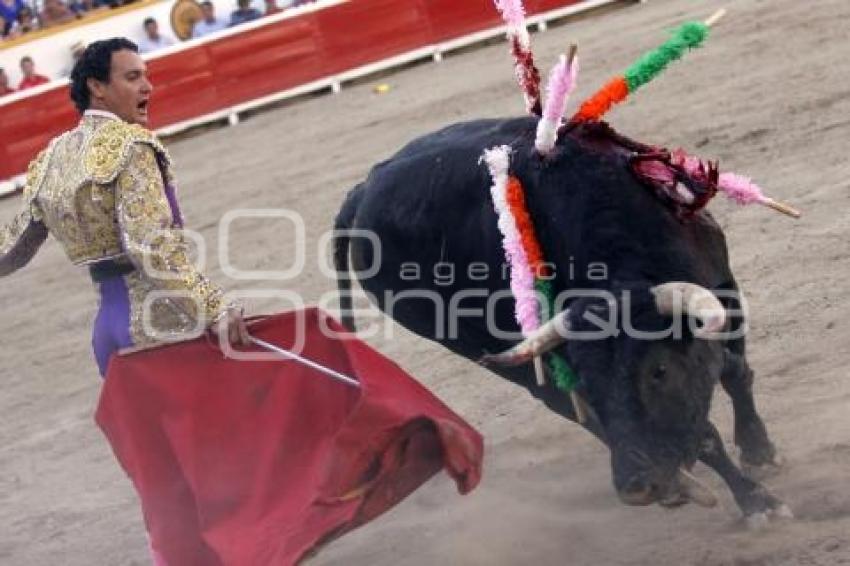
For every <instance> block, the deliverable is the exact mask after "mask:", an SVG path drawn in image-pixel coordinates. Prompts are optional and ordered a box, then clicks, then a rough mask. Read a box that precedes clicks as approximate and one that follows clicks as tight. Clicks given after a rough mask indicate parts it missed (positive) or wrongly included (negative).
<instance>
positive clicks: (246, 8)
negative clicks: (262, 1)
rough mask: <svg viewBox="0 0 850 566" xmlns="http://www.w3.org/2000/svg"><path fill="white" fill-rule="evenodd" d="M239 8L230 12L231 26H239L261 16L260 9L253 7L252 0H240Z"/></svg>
mask: <svg viewBox="0 0 850 566" xmlns="http://www.w3.org/2000/svg"><path fill="white" fill-rule="evenodd" d="M237 6H238V8H236V9H235V10H234V11H233V13H232V14H230V26H231V27H232V26H238V25H239V24H244V23H245V22H250V21H253V20H256V19H257V18H259V17H261V16H262V14H260V11H259V10H257V9H256V8H252V7H251V0H238V2H237Z"/></svg>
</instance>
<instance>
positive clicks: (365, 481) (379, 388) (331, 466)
mask: <svg viewBox="0 0 850 566" xmlns="http://www.w3.org/2000/svg"><path fill="white" fill-rule="evenodd" d="M328 328H329V329H331V330H333V331H336V332H339V333H340V334H339V335H338V336H336V337H333V336H330V337H329V336H328V334H329V333H328V331H327V329H328ZM323 329H324V331H323ZM296 330H299V331H300V332H301V333H302V336H304V337H305V341H304V348H303V350H301V351H300V352H299V353H301V355H303V356H305V357H306V358H309V359H311V360H313V361H316V362H318V363H320V364H322V365H324V366H326V367H330V368H332V369H334V370H336V371H339V372H341V373H343V374H346V375H349V376H352V377H355V378H356V379H358V380H359V381H360V384H361V388H360V389H357V388H355V387H352V386H349V385H345V384H343V383H339V382H337V381H333V380H332V379H331V378H329V377H327V376H325V375H323V374H321V373H319V372H317V371H315V370H312V369H310V368H308V367H306V366H304V365H302V364H300V363H298V362H294V361H282V360H275V361H271V360H270V361H237V360H233V359H225V358H224V356H223V355H222V353H221V352H220V350H218V348H217V347H216V346H214V345H213V344H211V343H210V341H209V340H207V339H204V338H201V339H198V340H194V341H192V342H185V343H180V344H175V345H171V346H167V347H163V348H158V349H155V350H150V351H146V352H139V353H136V354H132V355H128V356H114V357H113V358H112V361H111V362H110V366H109V371H108V374H107V378H106V383H105V384H104V387H103V392H102V394H101V398H100V404H99V407H98V410H97V415H96V420H97V423H98V425H99V426H100V427H101V428H102V429H103V431H104V433H105V434H106V436H107V438H108V439H109V442H110V443H111V445H112V448H113V450H114V452H115V454H116V456H117V457H118V460H119V461H120V462H121V465H122V466H123V467H124V469H125V470H126V472H127V474H128V475H129V476H130V478H131V479H132V481H133V483H134V485H135V487H136V490H137V491H138V493H139V496H140V498H141V501H142V508H143V512H144V517H145V523H146V524H147V527H148V531H149V533H150V536H151V540H152V544H153V547H154V548H155V550H156V551H157V552H158V553H159V554H160V555H161V557H162V559H163V560H164V562H165V563H166V564H168V566H195V565H197V566H213V565H227V566H246V565H252V566H262V565H274V566H277V565H287V564H293V563H295V562H297V561H298V560H299V559H301V558H303V557H305V555H307V554H309V553H310V552H311V551H314V550H316V549H317V548H318V547H319V546H320V545H321V544H323V543H326V542H328V541H330V540H332V539H333V538H336V537H338V536H340V535H342V534H343V533H345V532H347V531H349V530H351V529H353V528H355V527H358V526H360V525H362V524H364V523H366V522H367V521H369V520H371V519H373V518H374V517H376V516H378V515H379V514H381V513H383V512H384V511H386V510H387V509H389V508H390V507H392V506H393V505H395V504H397V503H398V502H400V501H401V500H402V499H404V498H405V497H406V496H407V495H409V494H410V493H411V492H413V491H414V490H415V489H416V488H417V487H419V486H420V485H421V484H422V483H424V482H425V481H426V480H427V479H428V478H430V477H431V476H433V475H434V474H435V473H437V472H438V471H440V470H441V469H443V468H445V469H446V471H447V472H448V473H449V474H450V475H451V476H452V477H453V478H454V479H455V481H456V482H457V485H458V489H459V491H460V492H461V493H467V492H469V491H470V490H471V489H473V488H474V487H475V486H476V485H477V483H478V481H479V479H480V477H481V461H482V455H483V442H482V439H481V436H480V435H479V434H478V433H477V432H476V431H475V430H474V429H473V428H472V427H470V426H469V425H468V424H467V423H466V422H464V421H463V419H461V418H460V417H458V416H457V415H456V414H454V413H453V412H452V411H451V410H450V409H449V408H448V407H446V406H445V405H444V404H443V403H441V402H440V401H439V400H438V399H437V398H436V397H434V396H433V395H432V394H431V393H429V392H428V391H427V390H426V389H425V388H424V387H422V386H421V385H420V384H419V383H418V382H417V381H416V380H414V379H413V378H412V377H410V376H409V375H408V374H407V373H405V372H404V371H403V370H402V369H401V368H399V367H398V366H397V365H396V364H394V363H393V362H391V361H390V360H388V359H387V358H385V357H383V356H382V355H380V354H379V353H377V352H376V351H375V350H373V349H372V348H370V347H369V346H368V345H366V344H365V343H363V342H361V341H359V340H357V339H354V338H353V337H351V336H350V335H346V334H345V333H344V331H343V329H342V328H341V327H340V326H339V324H338V323H337V322H336V321H334V320H333V319H332V318H331V317H329V316H328V315H326V314H325V313H323V312H321V311H319V310H316V309H308V310H303V311H295V312H292V313H285V314H279V315H275V316H271V317H268V318H264V319H261V320H259V321H257V322H255V323H253V324H252V326H251V334H252V335H253V336H255V337H258V338H261V339H263V340H265V341H267V342H270V343H272V344H275V345H278V346H281V347H284V348H289V347H290V346H292V344H293V341H294V336H295V332H296Z"/></svg>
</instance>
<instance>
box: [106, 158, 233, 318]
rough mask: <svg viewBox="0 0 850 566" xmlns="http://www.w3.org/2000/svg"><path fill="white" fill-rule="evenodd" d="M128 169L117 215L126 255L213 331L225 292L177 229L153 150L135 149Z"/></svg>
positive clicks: (119, 186) (119, 182)
mask: <svg viewBox="0 0 850 566" xmlns="http://www.w3.org/2000/svg"><path fill="white" fill-rule="evenodd" d="M129 151H130V155H129V156H128V157H129V159H128V160H127V166H126V167H125V168H124V169H123V170H122V171H121V172H120V173H119V174H118V177H117V178H116V201H115V207H116V213H117V216H118V225H119V229H120V231H121V240H122V244H123V246H124V250H125V252H126V253H127V255H128V256H129V258H130V260H131V261H132V262H133V264H134V265H135V266H136V268H137V269H139V270H141V271H142V272H143V273H145V276H146V277H148V278H150V279H151V280H152V281H154V282H155V283H156V285H157V286H158V287H159V288H161V289H162V290H163V291H165V292H166V293H167V296H168V298H169V299H170V300H172V301H173V302H174V303H175V304H177V305H179V306H180V308H181V309H182V310H184V311H185V312H186V313H187V314H188V315H189V316H191V317H192V318H193V319H194V320H198V321H200V320H201V317H203V318H204V320H203V324H204V326H208V325H210V324H211V323H212V322H213V321H214V320H215V319H216V318H217V317H218V316H219V315H220V314H222V313H223V312H224V310H225V309H226V305H225V304H224V303H223V301H222V291H221V289H219V288H218V287H217V286H215V285H214V284H213V283H211V282H210V281H209V279H207V278H206V277H205V276H204V275H203V274H202V273H200V271H198V269H197V268H196V267H195V265H194V264H193V263H192V261H191V259H190V253H189V252H190V250H189V245H188V243H187V241H186V237H185V235H184V234H183V232H182V230H181V229H180V227H178V226H175V225H174V220H173V217H172V212H171V207H170V205H169V202H168V198H167V197H166V193H165V186H164V183H163V176H162V171H161V170H160V167H159V164H158V162H157V158H156V154H155V152H154V149H153V148H152V147H151V146H150V145H148V144H145V143H134V144H133V145H132V147H131V148H130V150H129Z"/></svg>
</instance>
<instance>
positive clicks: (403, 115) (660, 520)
mask: <svg viewBox="0 0 850 566" xmlns="http://www.w3.org/2000/svg"><path fill="white" fill-rule="evenodd" d="M720 4H721V2H718V1H717V0H687V1H685V0H651V1H650V2H648V3H647V4H644V5H640V6H631V7H626V8H623V9H620V10H616V11H614V12H611V13H607V14H604V15H601V16H599V17H594V18H590V19H586V20H583V21H580V22H574V23H569V24H566V25H561V26H558V27H555V28H552V29H550V30H549V31H548V32H546V33H544V34H535V36H534V42H535V45H536V48H537V52H538V58H539V61H540V62H541V63H542V66H545V67H548V66H549V64H550V63H551V62H552V61H554V59H555V56H556V55H557V53H558V52H559V51H562V50H564V49H565V48H566V46H567V45H568V43H569V42H573V41H577V42H578V43H579V44H580V46H581V52H582V62H583V72H582V76H581V84H582V86H581V88H580V92H579V97H582V96H585V95H587V94H589V93H590V92H591V91H592V90H593V89H595V88H596V87H597V86H598V85H600V84H602V82H603V80H604V79H606V78H608V77H609V76H610V75H613V74H615V73H618V72H621V71H622V70H623V69H624V68H625V67H626V66H627V65H628V64H630V63H631V62H632V61H633V60H634V59H635V58H636V56H637V55H638V54H639V53H641V52H643V51H644V50H646V49H648V48H651V47H654V46H656V45H657V44H658V43H659V42H660V41H661V40H662V39H663V38H664V37H665V36H664V30H665V29H667V28H670V27H672V26H673V25H674V24H676V23H678V22H681V21H683V20H685V19H688V18H699V17H704V16H706V15H708V14H710V13H711V12H713V10H714V9H715V8H717V7H718V6H719V5H720ZM727 4H728V5H729V7H730V8H732V13H731V15H730V17H729V18H728V19H727V20H725V21H724V22H723V24H722V25H721V26H720V27H719V28H718V29H717V32H716V35H715V36H714V37H713V39H712V40H711V41H710V42H709V44H708V47H707V48H706V49H703V50H701V51H700V52H698V53H694V54H692V55H691V56H690V57H689V59H688V60H687V61H686V62H685V63H683V64H680V65H678V66H676V67H675V68H673V69H671V70H670V71H669V72H668V73H667V74H666V76H664V77H663V78H662V79H660V80H658V81H656V82H655V83H653V84H651V85H649V86H648V87H646V88H645V89H644V90H643V91H642V92H641V93H640V94H639V95H637V96H635V98H634V100H632V101H631V102H630V103H629V104H626V105H625V106H624V107H623V108H620V109H619V110H617V111H616V112H615V113H614V114H613V115H612V116H611V121H612V123H613V124H614V125H615V126H616V127H617V128H618V129H620V130H621V131H623V132H625V133H627V134H630V135H632V136H633V137H636V138H637V139H641V140H645V141H650V142H659V143H664V144H667V145H668V146H677V145H681V146H682V147H686V148H690V149H692V150H695V151H698V152H699V153H700V154H701V155H703V156H706V157H716V158H719V159H720V160H721V164H722V165H724V166H725V168H726V169H729V170H734V171H739V172H745V173H747V174H750V175H752V176H754V177H755V178H756V179H758V180H759V182H760V183H761V184H762V185H763V186H765V187H767V188H768V189H769V191H770V192H771V193H772V194H773V195H774V196H776V197H778V198H782V199H785V200H788V201H790V202H792V203H794V204H796V205H798V206H799V207H801V208H802V209H803V210H804V211H805V213H806V214H805V217H804V218H803V219H802V220H800V221H797V222H794V221H792V220H790V219H788V218H785V217H781V216H779V215H776V214H774V213H771V212H769V211H766V210H764V209H761V208H751V209H740V208H736V207H734V206H731V205H729V204H727V203H725V202H723V199H722V198H718V199H717V200H716V201H715V202H714V203H713V204H712V205H711V207H712V209H713V211H714V212H715V213H716V214H717V216H718V218H719V219H720V220H721V222H722V223H723V225H724V226H725V227H726V228H727V232H728V235H729V240H730V248H731V255H732V261H733V263H734V266H735V268H736V272H737V274H738V276H739V279H740V280H741V282H742V284H743V286H744V289H745V290H746V291H747V292H748V294H749V299H750V302H751V308H752V331H751V343H750V348H751V349H750V357H751V362H752V364H753V366H754V367H755V369H756V371H757V374H758V377H759V381H758V383H757V400H758V403H759V405H760V407H761V411H762V414H763V416H764V418H765V421H766V422H767V425H768V427H769V429H770V431H771V433H772V435H773V438H774V440H775V442H776V443H777V445H778V446H779V447H780V449H781V451H782V454H783V456H784V457H785V458H786V459H787V465H786V466H785V468H784V469H783V470H782V471H781V473H779V475H777V476H775V477H773V478H770V479H769V480H768V481H767V484H768V486H769V487H770V488H771V489H772V490H773V491H774V492H775V493H776V494H777V495H779V496H780V497H782V498H784V499H785V500H786V501H787V502H788V503H789V504H790V505H791V507H792V508H793V509H794V511H795V512H796V514H797V517H798V518H797V520H796V521H794V522H790V523H782V524H776V525H773V526H771V527H770V528H769V529H767V530H766V531H764V532H760V533H755V534H754V533H749V532H746V531H745V530H744V529H743V527H742V524H741V522H740V517H739V514H738V511H737V509H736V507H735V505H734V503H733V502H732V500H731V497H730V496H729V494H728V491H727V490H725V488H723V486H722V485H721V483H720V481H719V479H718V478H717V477H716V476H715V475H714V474H712V473H710V472H709V471H707V470H706V469H705V468H698V469H697V473H698V474H699V475H700V476H701V477H703V478H705V479H706V481H708V482H711V484H712V485H714V486H715V487H716V488H717V489H718V491H719V493H720V494H721V496H722V504H721V506H720V507H718V508H716V509H713V510H705V509H700V508H696V507H693V506H689V507H687V508H683V509H679V510H676V511H666V510H663V509H661V508H657V507H651V508H629V507H625V506H623V505H621V504H620V503H619V502H618V500H617V498H616V496H615V494H614V491H613V489H612V487H611V483H610V471H609V464H608V458H607V452H606V450H605V449H604V448H603V447H602V446H600V445H599V444H597V443H596V442H595V441H594V440H592V439H591V438H590V436H589V435H588V434H586V433H584V432H582V431H581V430H580V429H579V428H578V427H576V426H574V425H572V424H570V423H567V422H564V421H562V420H560V419H558V418H557V417H555V416H554V415H552V414H550V413H549V412H548V411H547V410H546V409H545V408H543V407H542V406H540V405H538V404H536V403H535V402H533V401H532V400H531V399H530V397H529V396H528V395H526V393H525V392H524V391H523V390H520V389H517V388H514V387H512V386H510V385H508V384H506V383H503V382H502V381H500V380H499V379H496V378H494V377H493V376H492V375H491V374H489V373H487V372H486V371H484V370H482V369H479V368H478V367H476V366H474V365H473V364H470V363H466V362H464V361H462V360H459V359H457V358H455V357H453V356H451V355H450V354H448V353H447V352H445V351H443V350H442V349H440V348H439V347H437V346H435V345H432V344H430V343H427V342H425V341H423V340H419V339H417V338H415V337H413V336H411V335H409V334H407V333H405V332H404V331H402V330H400V329H398V328H395V329H394V332H395V338H393V339H392V340H387V339H384V338H374V339H371V341H372V343H373V344H374V345H375V346H376V347H378V348H380V349H381V350H382V351H383V352H385V353H387V354H388V355H389V356H390V357H392V358H393V359H395V360H396V361H398V362H399V363H401V364H402V365H403V366H404V367H405V368H407V369H408V370H410V371H411V372H412V373H413V374H414V375H416V376H418V377H419V378H420V379H421V380H422V381H423V382H424V383H426V384H427V385H428V386H429V387H430V388H432V389H433V391H435V392H436V393H437V394H438V395H439V396H440V397H441V398H442V399H444V400H445V401H446V402H447V403H448V404H449V405H450V406H452V407H453V408H454V409H455V410H457V411H458V412H459V413H460V414H462V415H464V416H465V417H466V418H467V419H468V420H469V421H470V422H471V423H472V424H474V425H475V426H477V427H478V428H479V429H480V430H481V431H482V432H483V434H484V435H485V437H486V440H487V459H486V467H485V476H484V481H483V483H482V485H481V486H480V488H479V489H478V490H477V491H476V492H474V493H473V494H472V495H470V496H468V497H464V498H461V497H459V496H457V495H456V494H455V492H454V489H453V486H452V484H451V482H449V481H448V480H447V479H446V477H445V476H440V477H438V478H436V479H435V480H434V481H432V482H430V483H429V484H428V485H426V486H425V487H424V488H423V489H421V490H420V491H418V492H417V493H416V494H414V495H413V496H412V497H410V498H409V499H408V500H407V501H405V502H404V503H403V504H402V505H400V506H399V507H398V508H396V509H394V510H393V511H392V512H390V513H388V514H387V515H385V516H384V517H382V518H380V519H379V520H377V521H375V522H374V523H372V524H370V525H368V526H367V527H365V528H363V529H361V530H359V531H357V532H355V533H352V534H350V535H349V536H347V537H346V538H344V539H342V540H340V541H337V542H335V543H333V544H332V545H330V546H329V547H328V548H327V549H325V551H323V552H322V553H321V554H320V555H319V556H318V557H317V558H315V559H314V560H313V561H312V564H315V565H317V566H318V565H322V566H385V565H386V566H389V565H393V566H401V565H404V566H426V565H434V564H458V565H482V566H483V565H488V566H500V565H514V564H535V565H541V566H543V565H552V566H555V565H565V564H567V565H570V566H580V565H585V564H587V565H593V566H600V565H605V566H607V565H619V564H628V565H636V564H647V565H649V564H652V565H656V564H664V565H695V566H696V565H699V566H721V565H724V566H725V565H729V566H731V565H741V566H743V565H750V566H755V565H788V566H791V565H798V564H807V565H834V564H850V415H848V407H850V382H848V380H847V379H846V370H845V364H846V362H847V360H848V359H850V344H848V340H847V336H848V332H850V305H848V303H847V301H846V297H847V296H848V294H849V293H850V282H848V278H847V272H848V264H847V262H848V258H850V251H849V250H850V249H849V248H848V243H847V242H848V238H850V222H848V215H847V213H846V209H845V207H847V206H848V205H850V181H848V166H847V164H846V163H847V141H848V138H850V119H848V116H850V73H848V72H847V69H848V66H847V64H848V63H847V62H848V59H850V26H848V25H847V22H848V21H850V3H848V2H847V0H819V1H817V2H800V1H799V0H771V1H767V0H736V1H735V2H727ZM375 82H376V81H373V82H370V83H368V84H363V85H360V86H356V87H353V88H350V89H347V90H344V91H343V93H342V94H340V95H338V96H322V97H318V98H314V99H311V100H307V101H302V102H299V103H298V104H294V105H288V106H286V107H282V108H278V109H277V110H274V111H270V112H265V113H262V114H259V115H257V116H255V117H254V118H252V119H250V120H247V121H245V122H243V123H242V124H241V125H239V126H237V127H235V128H230V129H218V130H214V131H211V132H208V133H205V134H203V135H198V136H194V137H191V138H187V139H184V140H182V141H179V142H174V143H172V144H171V150H172V152H173V156H174V158H175V160H176V162H177V172H178V176H179V179H180V183H181V184H180V187H181V191H182V196H183V201H184V208H185V209H186V210H187V212H188V216H189V221H190V224H191V225H192V226H193V227H195V228H198V229H200V230H201V231H202V232H203V233H204V234H205V235H206V236H207V237H209V242H210V246H211V249H212V250H213V251H215V250H217V249H218V241H217V232H216V223H217V221H218V219H219V218H220V217H221V215H222V214H224V213H225V212H227V211H228V210H231V209H235V208H260V207H272V208H281V207H285V208H291V209H294V210H297V211H299V212H300V213H301V214H303V216H304V218H305V220H306V225H307V245H306V254H307V255H306V257H307V268H306V270H305V272H304V274H303V275H301V276H299V277H298V278H297V279H295V280H294V281H292V282H291V283H290V284H287V288H290V289H294V290H297V291H298V292H300V293H302V294H303V297H304V301H305V302H307V303H314V302H317V301H318V300H319V299H320V297H321V295H322V294H323V293H325V292H326V291H330V290H331V289H333V287H334V285H333V282H332V281H331V280H330V279H328V278H327V277H326V276H324V275H322V274H321V272H320V270H319V269H318V266H317V261H316V257H317V241H318V239H319V236H320V235H321V234H322V233H323V232H324V231H325V230H327V229H328V228H329V227H330V226H331V222H332V218H333V216H334V214H335V212H336V210H337V207H338V205H339V203H340V201H341V199H342V197H343V195H344V194H345V192H346V191H347V190H348V189H349V188H350V187H351V186H353V185H354V184H355V183H356V182H357V181H359V180H360V179H362V178H363V177H364V175H365V174H366V173H367V171H368V169H369V167H370V166H371V165H372V164H373V163H376V162H377V161H379V160H381V159H383V158H385V157H386V156H388V155H390V154H391V153H392V152H394V151H395V150H396V149H397V148H399V147H400V146H401V145H402V144H403V143H404V142H406V141H407V140H409V139H411V138H413V137H415V136H417V135H419V134H424V133H426V132H429V131H431V130H433V129H436V128H438V127H440V126H443V125H446V124H449V123H451V122H454V121H458V120H463V119H472V118H478V117H492V116H506V115H513V114H519V113H520V112H521V110H522V103H521V100H520V95H519V93H518V92H517V89H516V87H515V86H514V84H513V81H512V75H511V70H510V63H509V60H508V56H507V54H506V52H505V46H504V44H500V45H494V46H490V47H487V48H483V49H478V50H473V51H470V52H467V53H464V54H462V55H459V56H455V57H451V58H449V59H447V60H446V61H444V62H443V63H441V64H431V63H428V64H423V65H420V66H416V67H413V68H410V69H407V70H405V71H403V72H400V73H397V74H394V75H392V76H390V77H387V78H384V79H381V82H388V83H390V84H391V85H392V87H393V89H392V91H391V92H390V93H389V94H385V95H376V94H374V93H373V92H372V87H373V86H374V84H375ZM154 111H155V108H154ZM15 208H16V203H13V202H9V201H5V202H3V203H0V217H2V218H4V219H8V218H9V217H11V214H12V213H13V211H14V209H15ZM290 233H291V232H290V231H288V230H287V226H286V225H283V224H280V223H279V222H275V221H268V220H266V221H263V222H259V223H257V224H256V225H250V224H249V223H248V222H247V221H243V222H242V223H240V224H239V225H237V233H236V235H235V237H234V240H233V242H232V244H231V250H232V254H231V255H232V256H233V257H234V258H235V259H234V260H233V261H234V262H235V263H236V265H238V266H240V267H243V268H246V269H249V268H254V269H270V268H275V267H276V266H282V265H289V264H290V262H291V258H292V257H293V255H294V252H295V250H294V247H293V246H294V244H293V241H292V236H290V235H289V234H290ZM212 256H213V257H212V259H211V263H213V264H214V265H213V266H212V267H211V269H210V271H211V273H212V275H213V276H214V277H215V276H216V275H217V279H218V280H219V281H220V282H221V283H222V284H223V285H224V286H225V287H227V288H228V289H235V288H237V287H239V288H245V284H243V283H241V282H236V281H228V280H226V279H224V278H223V277H222V275H221V273H220V271H219V270H218V267H217V264H218V262H217V259H216V257H215V254H214V253H213V254H212ZM268 286H269V285H268V284H264V283H263V282H254V283H251V284H250V285H249V287H250V288H254V289H260V288H265V287H268ZM0 305H2V312H3V313H4V317H3V324H2V330H3V355H2V359H0V383H2V398H0V415H2V416H1V417H0V419H2V427H0V564H3V565H9V566H13V565H14V566H38V565H58V564H62V565H64V566H77V565H79V566H82V565H86V566H89V565H92V564H96V565H108V566H112V565H128V564H138V565H142V564H147V563H148V558H147V551H146V541H145V536H144V530H143V527H142V524H141V517H140V513H139V507H138V504H137V502H136V499H135V495H134V493H133V491H132V489H131V486H130V484H129V482H128V480H127V479H126V478H125V476H124V475H123V473H122V472H121V470H120V469H119V467H118V465H117V463H116V462H115V460H114V459H113V456H112V454H111V452H110V450H109V447H108V445H107V443H106V441H105V439H104V438H103V437H102V435H101V433H100V432H99V431H98V429H97V428H96V427H95V425H94V423H93V421H92V413H93V410H94V407H95V404H96V402H97V397H98V392H99V388H100V380H99V378H98V377H97V371H96V367H95V365H94V362H93V360H92V359H91V358H90V354H89V332H90V322H91V319H92V318H93V315H94V309H95V296H94V294H93V291H92V289H91V287H90V284H89V282H88V280H87V277H86V275H85V273H84V272H82V271H80V270H77V269H75V268H73V267H71V266H70V265H69V264H68V262H67V261H66V260H65V258H64V257H63V255H62V252H61V250H60V249H59V246H58V245H56V243H55V242H51V243H49V244H48V245H47V246H45V247H44V249H43V250H42V251H41V253H40V254H39V255H38V257H37V258H36V259H35V260H34V261H33V263H32V264H31V265H30V266H29V267H28V268H27V269H25V270H23V271H22V272H20V273H17V274H15V275H14V276H12V277H9V278H6V279H4V280H3V282H2V286H0ZM287 306H288V305H282V304H279V303H278V304H276V303H275V302H274V301H272V300H264V301H255V302H254V308H255V309H256V310H271V309H278V308H286V307H287ZM715 418H716V422H717V423H718V424H719V426H720V428H721V430H722V431H723V432H724V435H725V437H726V440H727V442H728V443H729V445H730V446H731V419H730V404H729V402H728V400H727V398H726V397H725V396H724V395H722V394H720V393H718V396H717V398H716V404H715ZM238 566H242V565H238ZM246 566H247V565H246Z"/></svg>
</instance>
